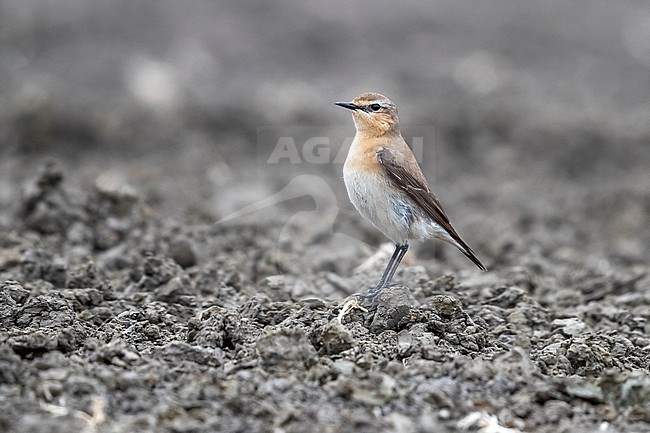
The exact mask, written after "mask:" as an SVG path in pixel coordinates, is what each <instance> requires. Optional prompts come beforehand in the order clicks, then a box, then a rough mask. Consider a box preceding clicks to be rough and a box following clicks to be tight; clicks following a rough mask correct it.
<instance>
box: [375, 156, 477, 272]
mask: <svg viewBox="0 0 650 433" xmlns="http://www.w3.org/2000/svg"><path fill="white" fill-rule="evenodd" d="M377 160H378V161H379V164H380V165H381V166H382V167H383V168H384V169H385V170H386V173H387V174H388V177H389V178H390V179H391V180H392V181H393V183H394V184H395V186H397V187H398V188H400V189H401V190H403V191H404V192H405V193H406V194H407V195H408V196H409V197H410V198H411V199H412V200H413V201H414V202H415V203H416V204H417V205H418V206H420V208H422V209H423V210H424V211H425V212H426V214H427V215H428V216H429V217H430V218H431V219H432V220H433V221H434V222H435V223H436V224H438V225H439V226H440V227H442V228H443V229H445V231H446V232H447V233H449V236H451V237H452V239H453V240H454V241H456V243H457V247H459V248H458V249H459V250H460V251H461V252H462V253H463V254H465V255H466V256H467V258H469V259H470V260H471V261H472V262H474V264H475V265H476V266H478V267H479V268H480V269H481V270H483V271H486V270H487V268H486V267H485V265H483V263H481V261H480V260H479V259H478V257H476V254H475V253H474V251H473V250H472V249H471V248H470V247H469V245H467V243H465V241H463V239H461V237H460V235H459V234H458V232H457V231H456V229H454V227H453V226H452V225H451V223H450V222H449V217H448V216H447V214H446V213H445V211H444V209H443V208H442V205H441V204H440V201H439V200H438V198H437V197H436V196H435V194H433V192H431V190H430V189H429V187H428V186H427V183H426V180H425V179H424V176H423V175H422V174H421V171H420V167H419V166H418V165H417V163H416V162H415V161H412V162H411V164H409V165H413V166H412V167H410V169H407V168H406V167H405V165H404V164H403V163H400V162H399V161H398V160H397V158H396V157H395V155H393V154H392V153H391V151H390V150H388V149H385V148H381V149H379V150H377Z"/></svg>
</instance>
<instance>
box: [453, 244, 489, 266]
mask: <svg viewBox="0 0 650 433" xmlns="http://www.w3.org/2000/svg"><path fill="white" fill-rule="evenodd" d="M459 239H460V238H459ZM453 245H454V246H455V247H456V248H458V249H459V250H460V252H461V253H463V254H465V256H466V257H467V258H468V259H470V260H471V261H472V262H473V263H474V264H475V265H476V266H478V268H479V269H480V270H482V271H483V272H487V268H486V267H485V265H484V264H483V263H481V261H480V260H479V259H478V257H476V253H475V252H474V250H472V249H471V248H470V247H469V245H467V244H466V243H465V242H464V241H463V240H462V239H460V242H459V243H458V244H453Z"/></svg>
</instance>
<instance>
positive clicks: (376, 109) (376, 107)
mask: <svg viewBox="0 0 650 433" xmlns="http://www.w3.org/2000/svg"><path fill="white" fill-rule="evenodd" d="M380 108H381V105H379V104H372V105H371V106H370V109H371V110H372V111H379V109H380Z"/></svg>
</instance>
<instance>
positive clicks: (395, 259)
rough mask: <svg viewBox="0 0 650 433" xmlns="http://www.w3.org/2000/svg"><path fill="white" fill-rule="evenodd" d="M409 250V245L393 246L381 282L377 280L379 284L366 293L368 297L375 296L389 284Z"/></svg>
mask: <svg viewBox="0 0 650 433" xmlns="http://www.w3.org/2000/svg"><path fill="white" fill-rule="evenodd" d="M408 249H409V244H408V243H406V242H405V243H403V244H401V245H400V244H397V245H396V246H395V252H394V253H393V256H392V257H391V258H390V261H389V262H388V266H386V270H385V271H384V275H382V276H381V280H379V283H377V285H376V286H375V287H373V288H372V289H370V291H369V292H368V295H370V296H371V297H374V296H376V295H377V294H378V293H379V292H380V291H381V289H383V288H384V287H386V286H387V285H388V284H390V282H391V280H392V279H393V275H395V272H396V271H397V268H398V266H399V264H400V262H401V261H402V259H403V258H404V254H406V252H407V251H408Z"/></svg>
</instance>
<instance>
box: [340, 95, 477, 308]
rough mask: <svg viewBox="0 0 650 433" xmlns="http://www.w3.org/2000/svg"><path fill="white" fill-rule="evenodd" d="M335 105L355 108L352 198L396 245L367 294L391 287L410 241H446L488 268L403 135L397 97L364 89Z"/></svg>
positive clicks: (348, 173)
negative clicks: (453, 221)
mask: <svg viewBox="0 0 650 433" xmlns="http://www.w3.org/2000/svg"><path fill="white" fill-rule="evenodd" d="M335 104H336V105H338V106H340V107H343V108H347V109H348V110H350V111H351V112H352V119H353V121H354V125H355V127H356V134H355V136H354V139H353V141H352V144H351V145H350V150H349V151H348V155H347V157H346V159H345V163H344V165H343V180H344V182H345V187H346V189H347V192H348V197H349V198H350V201H351V202H352V204H353V205H354V207H355V208H356V209H357V211H358V212H359V213H360V214H361V216H363V217H364V218H365V219H366V220H368V221H369V222H370V223H371V224H372V225H373V226H374V227H375V228H376V229H377V230H379V231H380V232H382V233H383V234H384V235H385V236H386V237H387V238H389V239H390V240H391V241H392V242H394V243H395V251H394V253H393V255H392V257H391V258H390V260H389V262H388V265H387V266H386V269H385V271H384V273H383V275H382V277H381V279H380V280H379V282H378V283H377V285H376V286H374V287H372V288H371V289H370V290H369V291H368V294H367V295H366V296H368V297H371V298H375V297H376V296H377V295H378V294H379V293H381V291H382V289H383V288H385V287H387V286H389V285H390V283H391V281H392V279H393V276H394V275H395V272H396V271H397V268H398V267H399V264H400V262H401V261H402V258H403V257H404V255H405V254H406V252H407V251H408V248H409V240H426V239H432V238H435V239H440V240H443V241H445V242H448V243H450V244H451V245H453V246H454V247H456V248H458V249H459V250H460V251H461V252H462V253H463V254H464V255H465V256H467V258H469V259H470V260H471V261H472V262H473V263H474V264H475V265H476V266H478V268H479V269H481V270H482V271H487V268H486V267H485V265H484V264H483V263H482V262H481V260H479V258H478V257H477V256H476V253H474V251H473V250H472V248H470V246H469V245H468V244H467V243H466V242H465V241H464V240H463V239H462V238H461V237H460V235H459V234H458V232H457V231H456V229H455V228H454V227H453V226H452V225H451V222H450V221H449V217H448V216H447V213H446V212H445V211H444V209H443V208H442V205H441V204H440V201H439V200H438V198H437V197H436V196H435V194H434V193H433V192H432V191H431V189H430V188H429V185H428V184H427V181H426V178H425V177H424V174H423V173H422V169H421V168H420V166H419V164H418V162H417V160H416V158H415V155H413V152H412V151H411V149H410V147H409V146H408V144H407V143H406V141H405V140H404V138H403V137H402V133H401V132H400V129H399V118H398V114H397V106H396V105H395V104H394V103H393V101H391V100H390V99H388V98H387V97H385V96H384V95H381V94H379V93H363V94H361V95H359V96H357V97H356V98H354V99H353V100H352V101H351V102H336V103H335Z"/></svg>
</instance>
